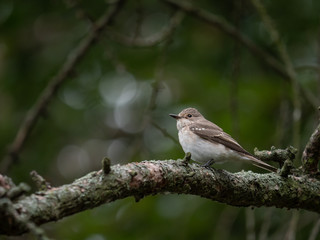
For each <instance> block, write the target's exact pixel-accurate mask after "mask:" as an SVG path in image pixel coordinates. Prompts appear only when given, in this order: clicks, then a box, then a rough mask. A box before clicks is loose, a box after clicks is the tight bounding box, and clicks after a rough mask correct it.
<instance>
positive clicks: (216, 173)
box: [0, 160, 320, 235]
mask: <svg viewBox="0 0 320 240" xmlns="http://www.w3.org/2000/svg"><path fill="white" fill-rule="evenodd" d="M164 192H170V193H177V194H192V195H197V196H201V197H204V198H208V199H211V200H214V201H219V202H222V203H226V204H229V205H233V206H242V207H246V206H255V207H260V206H268V207H271V206H275V207H278V208H284V207H285V208H301V209H306V210H310V211H314V212H318V213H320V205H319V202H320V182H319V181H318V180H316V179H312V178H307V177H306V176H293V175H289V176H288V178H282V177H281V176H279V175H277V174H274V173H268V174H257V173H253V172H251V171H249V172H244V171H242V172H238V173H229V172H227V171H225V170H212V171H210V170H208V169H206V168H203V167H200V166H199V165H197V164H189V165H186V164H185V162H183V161H181V160H178V161H174V160H167V161H144V162H140V163H129V164H127V165H122V166H120V165H115V166H112V167H111V169H110V172H109V174H105V173H104V172H103V171H102V170H100V171H98V172H92V173H89V174H87V175H86V176H84V177H82V178H80V179H77V180H76V181H74V182H73V183H71V184H68V185H63V186H61V187H57V188H52V189H49V190H47V191H42V192H36V193H35V194H32V195H30V196H27V197H24V198H20V199H19V200H15V201H13V207H14V209H15V210H16V211H17V212H18V213H19V214H20V217H21V218H23V219H27V220H29V221H32V222H34V223H35V224H37V225H41V224H43V223H47V222H51V221H57V220H59V219H62V218H63V217H66V216H69V215H72V214H74V213H77V212H81V211H84V210H86V209H91V208H94V207H97V206H99V205H102V204H104V203H109V202H113V201H116V200H118V199H123V198H127V197H131V196H132V197H135V199H136V200H140V199H141V198H143V197H144V196H147V195H154V194H159V193H164ZM0 222H1V224H0V234H7V235H18V234H21V233H23V232H25V231H28V229H27V228H26V227H25V226H24V225H21V224H19V223H18V222H16V221H15V220H14V219H12V218H10V216H8V214H7V213H6V210H5V209H3V208H0Z"/></svg>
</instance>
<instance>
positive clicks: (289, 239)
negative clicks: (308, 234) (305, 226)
mask: <svg viewBox="0 0 320 240" xmlns="http://www.w3.org/2000/svg"><path fill="white" fill-rule="evenodd" d="M299 216H300V214H299V212H298V211H294V212H293V213H292V217H291V220H290V223H289V228H288V231H287V233H286V235H285V237H284V240H294V239H296V238H295V235H296V229H297V223H298V220H299Z"/></svg>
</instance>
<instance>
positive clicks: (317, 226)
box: [308, 219, 320, 240]
mask: <svg viewBox="0 0 320 240" xmlns="http://www.w3.org/2000/svg"><path fill="white" fill-rule="evenodd" d="M319 230H320V219H318V220H317V222H316V223H315V224H314V226H313V228H312V230H311V233H310V236H309V238H308V240H316V239H317V236H318V234H319Z"/></svg>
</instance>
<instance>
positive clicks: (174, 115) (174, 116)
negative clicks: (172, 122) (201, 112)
mask: <svg viewBox="0 0 320 240" xmlns="http://www.w3.org/2000/svg"><path fill="white" fill-rule="evenodd" d="M169 116H170V117H173V118H175V119H179V118H181V117H180V116H179V115H177V114H169Z"/></svg>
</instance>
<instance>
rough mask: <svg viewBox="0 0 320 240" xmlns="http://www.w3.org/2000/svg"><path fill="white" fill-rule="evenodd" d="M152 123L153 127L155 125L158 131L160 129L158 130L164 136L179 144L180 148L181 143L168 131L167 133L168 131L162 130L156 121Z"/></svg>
mask: <svg viewBox="0 0 320 240" xmlns="http://www.w3.org/2000/svg"><path fill="white" fill-rule="evenodd" d="M151 123H152V125H153V126H154V127H155V128H156V129H158V130H159V131H160V132H161V133H162V134H163V136H165V137H167V138H169V139H171V140H172V141H173V142H174V143H175V144H177V145H178V146H180V143H179V142H178V140H177V139H175V138H174V137H173V136H172V135H171V134H170V133H168V131H167V130H166V129H164V128H162V127H161V126H160V125H159V124H157V123H156V122H155V121H152V122H151Z"/></svg>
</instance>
